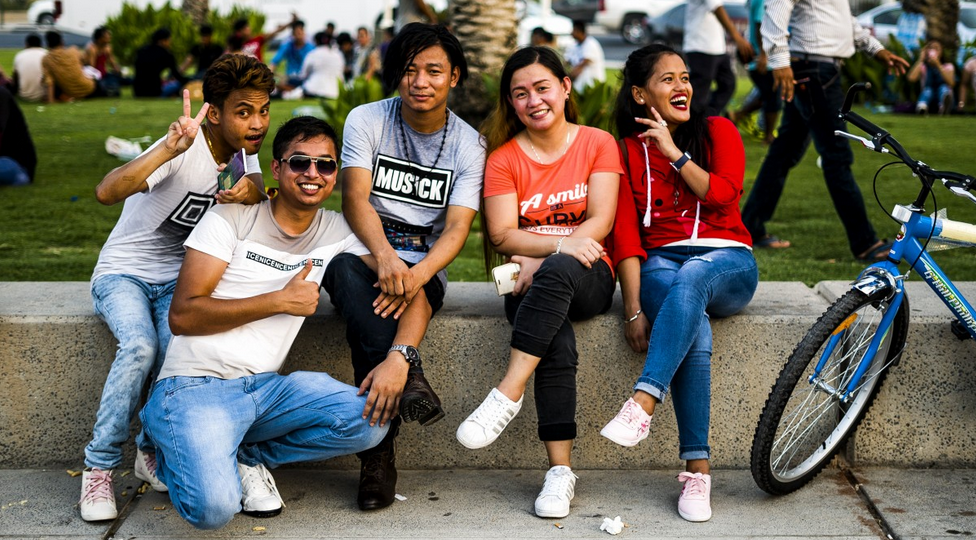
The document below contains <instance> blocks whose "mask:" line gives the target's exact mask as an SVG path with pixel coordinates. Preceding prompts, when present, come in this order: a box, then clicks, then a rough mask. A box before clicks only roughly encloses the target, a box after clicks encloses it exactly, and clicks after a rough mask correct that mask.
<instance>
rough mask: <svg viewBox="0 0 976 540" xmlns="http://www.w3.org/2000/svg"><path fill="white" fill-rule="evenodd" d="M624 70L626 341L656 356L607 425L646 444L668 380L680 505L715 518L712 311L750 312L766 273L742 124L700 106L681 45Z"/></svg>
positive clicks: (660, 49) (652, 52) (620, 228)
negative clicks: (744, 199) (742, 206)
mask: <svg viewBox="0 0 976 540" xmlns="http://www.w3.org/2000/svg"><path fill="white" fill-rule="evenodd" d="M623 76H624V81H623V86H622V87H621V90H620V93H619V95H618V96H617V105H616V124H617V132H618V134H619V135H620V136H622V137H623V139H622V140H621V150H622V152H623V158H624V170H625V171H626V174H625V175H624V177H623V178H621V182H620V195H619V197H618V199H617V218H616V223H615V224H614V232H613V250H612V256H613V262H614V264H615V265H616V268H617V273H618V275H619V276H620V282H621V289H622V292H623V297H624V310H625V313H624V317H625V321H626V324H625V333H626V338H627V342H628V343H629V344H630V347H631V348H632V349H634V350H635V351H647V358H646V360H645V362H644V369H643V372H642V373H641V375H640V377H639V378H638V379H637V384H636V385H634V395H633V397H631V398H630V399H628V400H627V403H625V404H624V406H623V409H621V411H620V413H618V414H617V416H616V417H615V418H614V419H613V420H611V421H610V423H609V424H607V425H606V427H604V428H603V430H602V431H601V432H600V433H601V434H602V435H603V436H604V437H607V438H608V439H610V440H612V441H614V442H616V443H618V444H621V445H624V446H633V445H636V444H637V443H639V442H640V441H641V440H643V439H644V438H645V437H647V434H648V428H649V426H650V423H651V415H652V414H653V413H654V408H655V406H656V405H657V404H658V403H660V402H661V401H663V400H664V397H665V395H666V394H667V392H668V390H669V389H670V391H671V399H672V402H673V404H674V411H675V416H676V418H677V424H678V439H679V449H678V451H679V456H680V458H681V459H682V460H685V461H686V462H687V467H686V472H682V473H681V474H680V475H678V479H679V480H681V481H682V482H684V487H683V489H682V492H681V496H680V498H679V499H678V513H679V514H681V517H683V518H684V519H687V520H689V521H705V520H707V519H709V518H710V517H711V513H712V512H711V505H710V497H709V493H710V490H711V476H710V474H709V473H710V469H709V461H708V460H709V456H710V448H709V446H708V423H709V397H710V387H711V379H710V370H711V353H712V332H711V327H710V326H709V316H718V317H724V316H728V315H731V314H733V313H736V312H737V311H739V310H741V309H742V308H743V307H745V306H746V304H748V303H749V300H751V299H752V295H753V293H754V292H755V290H756V285H757V283H758V279H759V275H758V271H757V269H756V261H755V259H754V258H753V256H752V242H751V237H750V236H749V231H747V230H746V228H745V226H744V225H743V224H742V218H741V217H740V215H739V199H740V197H741V196H742V176H743V173H744V170H745V153H744V151H743V148H742V139H741V138H740V137H739V132H738V131H737V130H736V128H735V126H734V125H733V124H732V122H730V121H728V120H726V119H724V118H720V117H709V118H706V117H704V116H703V115H701V114H700V113H699V114H693V113H692V112H691V107H690V105H691V99H692V89H691V84H690V83H689V80H688V68H687V65H686V64H685V61H684V60H683V59H682V57H681V56H679V55H678V53H677V52H675V51H674V50H673V49H671V48H669V47H667V46H663V45H649V46H647V47H644V48H642V49H639V50H637V51H634V52H633V53H632V54H631V55H630V56H629V57H628V59H627V63H626V64H625V65H624V69H623Z"/></svg>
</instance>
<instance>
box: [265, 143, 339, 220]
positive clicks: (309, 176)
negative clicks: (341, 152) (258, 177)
mask: <svg viewBox="0 0 976 540" xmlns="http://www.w3.org/2000/svg"><path fill="white" fill-rule="evenodd" d="M295 155H302V156H310V157H313V158H331V159H333V160H337V159H339V156H338V155H337V152H336V146H335V141H333V140H332V139H331V138H329V137H326V136H325V135H319V136H316V137H312V138H311V139H308V140H305V141H300V140H295V141H293V142H292V143H291V144H290V145H289V146H288V149H287V150H286V151H285V152H284V153H283V155H282V159H288V158H290V157H291V156H295ZM321 163H322V162H316V163H312V164H311V165H309V167H308V169H306V170H305V171H304V172H296V171H295V170H293V169H292V166H291V165H290V164H289V163H287V162H285V163H283V162H281V161H278V160H275V161H273V162H271V174H272V175H273V176H274V179H275V180H277V181H278V197H282V200H283V201H285V202H286V203H288V205H289V206H292V207H296V208H304V209H316V208H318V207H319V206H321V204H322V202H323V201H325V200H326V199H328V198H329V195H331V194H332V189H333V188H335V184H336V174H337V171H332V172H331V173H330V174H328V175H322V174H320V173H319V172H320V171H319V165H320V164H321Z"/></svg>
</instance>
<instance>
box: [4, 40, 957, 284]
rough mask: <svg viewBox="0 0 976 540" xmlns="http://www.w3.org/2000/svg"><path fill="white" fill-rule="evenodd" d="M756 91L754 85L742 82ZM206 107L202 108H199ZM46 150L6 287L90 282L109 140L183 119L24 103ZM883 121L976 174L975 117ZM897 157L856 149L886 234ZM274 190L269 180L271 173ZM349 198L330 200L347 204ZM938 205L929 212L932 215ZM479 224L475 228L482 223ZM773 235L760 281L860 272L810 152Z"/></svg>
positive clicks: (951, 263) (10, 194) (919, 153)
mask: <svg viewBox="0 0 976 540" xmlns="http://www.w3.org/2000/svg"><path fill="white" fill-rule="evenodd" d="M12 56H13V52H12V51H0V64H2V65H5V66H9V65H10V60H11V58H12ZM743 85H745V88H748V86H747V85H748V82H743ZM314 104H315V102H312V101H299V102H282V101H275V102H273V104H272V108H271V117H272V122H271V123H272V133H271V134H269V139H268V142H267V144H265V145H264V148H263V149H262V151H261V162H262V164H263V165H265V167H266V168H267V164H268V163H269V162H270V159H271V137H273V135H274V132H275V131H276V129H277V126H278V125H280V124H281V123H283V122H284V121H285V120H286V119H288V118H289V117H290V116H291V114H292V111H293V110H294V109H295V108H297V107H301V106H303V105H314ZM198 108H199V104H194V108H193V109H194V112H196V111H197V110H198ZM22 109H23V111H24V114H25V116H26V117H27V122H28V125H29V126H30V130H31V135H32V136H33V139H34V144H35V146H36V147H37V153H38V160H39V163H38V168H37V177H36V179H35V182H34V184H33V185H31V186H29V187H24V188H0V231H3V232H2V233H0V275H2V276H3V278H2V279H3V280H5V281H64V280H82V281H83V280H87V279H89V277H90V275H91V271H92V268H93V267H94V264H95V261H96V259H97V257H98V251H99V249H100V247H101V245H102V244H103V243H104V241H105V239H106V238H107V236H108V234H109V232H110V231H111V229H112V227H113V225H114V224H115V221H116V219H117V218H118V216H119V213H120V212H121V210H122V205H121V204H119V205H116V206H113V207H106V206H102V205H100V204H99V203H98V202H97V201H96V200H95V197H94V191H93V190H94V187H95V185H96V184H97V183H98V182H99V181H100V180H101V179H102V177H103V176H104V175H105V173H106V172H108V171H109V170H111V169H112V168H114V167H117V166H118V165H120V164H121V162H120V161H118V160H117V159H116V158H114V157H112V156H110V155H109V154H107V153H106V152H105V148H104V143H105V138H106V137H108V136H109V135H115V136H117V137H123V138H136V137H143V136H149V137H151V138H153V139H156V138H158V137H159V136H161V135H162V134H163V133H164V132H165V130H166V127H167V126H168V125H169V124H170V123H171V122H172V121H173V120H175V119H176V117H177V116H178V115H179V114H181V109H182V106H181V102H180V101H179V100H177V99H165V100H163V99H160V100H152V99H150V100H137V99H133V98H131V97H128V96H127V95H126V96H123V97H122V98H119V99H98V100H91V101H84V102H78V103H70V104H54V105H39V104H35V103H22ZM864 114H865V115H867V116H868V117H869V118H870V119H871V120H872V121H873V122H875V123H876V124H878V125H879V126H881V127H883V128H885V129H888V130H890V131H891V132H892V133H894V134H895V135H896V136H897V137H899V139H900V140H901V141H902V143H903V144H904V146H905V147H906V148H908V149H909V151H910V152H912V154H913V155H914V156H915V157H916V158H917V159H921V160H923V161H925V162H926V163H929V164H930V165H932V166H933V167H936V168H942V169H952V170H958V171H962V172H969V173H973V174H976V163H974V160H973V159H972V158H973V156H974V155H976V142H974V140H976V137H974V135H976V118H974V117H972V116H953V117H937V116H933V117H927V118H923V117H913V116H896V115H871V114H870V113H867V112H864ZM743 139H744V142H745V146H746V175H745V179H746V180H745V182H746V187H745V193H748V191H749V188H750V187H751V184H752V181H753V179H754V178H755V175H756V173H757V171H758V170H759V165H760V163H761V161H762V159H763V156H764V155H765V153H766V147H765V146H763V145H762V144H761V143H760V142H759V141H758V140H757V139H755V138H754V137H752V136H750V135H748V134H744V135H743ZM889 160H890V159H888V158H886V157H884V156H881V155H878V154H875V153H871V152H867V151H864V150H862V149H860V147H859V146H858V147H856V148H855V164H854V172H855V176H856V177H857V179H858V182H859V184H860V186H861V189H862V191H863V192H864V196H865V199H866V201H867V206H868V211H869V213H870V216H871V219H872V221H873V223H874V225H875V227H876V229H877V231H878V234H879V235H880V236H883V237H888V238H891V237H893V236H894V235H895V234H896V233H897V232H898V230H897V227H896V225H895V224H894V223H893V222H892V221H891V220H890V219H888V218H887V217H886V216H887V212H888V211H890V209H891V206H892V205H893V204H895V203H910V202H911V201H912V200H913V199H914V196H915V194H916V193H917V190H918V184H917V181H916V180H914V179H913V178H912V177H911V175H910V174H907V173H906V172H905V171H906V170H905V169H904V168H893V169H888V170H887V171H886V172H885V173H883V176H882V177H881V179H880V181H879V183H878V192H879V195H880V198H881V201H882V203H883V205H884V209H882V208H880V207H878V205H877V203H875V201H874V195H873V194H872V191H873V190H872V177H873V175H874V171H875V170H876V169H877V168H878V166H879V165H881V164H883V163H885V162H887V161H889ZM266 174H267V178H266V182H267V183H268V184H269V185H270V184H273V181H272V180H271V179H270V172H269V171H266ZM936 193H937V196H938V203H939V206H940V207H943V206H948V207H949V216H950V217H952V218H954V219H958V220H970V221H976V209H974V208H973V206H971V205H970V204H969V203H967V202H965V201H963V200H960V199H957V198H954V197H951V196H950V195H949V193H948V191H946V190H944V189H938V190H937V192H936ZM338 202H339V197H338V195H335V196H333V198H332V199H330V201H329V202H328V206H329V207H330V208H338ZM931 209H932V205H931V203H930V204H929V210H930V211H931ZM476 226H477V225H476ZM769 230H770V232H771V233H773V234H776V235H778V236H780V237H781V238H785V239H789V240H790V241H792V242H793V246H794V247H792V248H790V249H787V250H779V251H764V250H757V253H756V256H757V259H758V261H759V268H760V275H761V279H763V280H767V281H781V280H787V281H803V282H806V283H808V284H812V283H816V282H817V281H821V280H825V279H842V280H849V279H852V278H853V277H854V276H856V274H857V272H858V271H859V270H860V268H861V266H862V265H860V264H858V263H856V262H855V261H854V260H853V257H852V256H851V254H850V252H849V250H848V247H847V239H846V236H845V235H844V232H843V228H842V226H841V224H840V221H839V219H838V218H837V215H836V213H835V211H834V209H833V205H832V204H831V202H830V199H829V196H828V194H827V190H826V187H825V185H824V182H823V178H822V176H821V173H820V170H819V169H818V168H817V166H816V153H815V152H814V151H813V150H812V149H811V150H810V151H809V152H808V155H807V156H806V158H805V159H804V160H803V162H802V163H800V164H799V165H798V166H797V167H796V168H795V169H794V171H793V173H792V174H791V175H790V178H789V181H788V183H787V186H786V189H785V191H784V193H783V198H782V200H781V202H780V205H779V208H778V210H777V213H776V215H775V216H774V219H773V221H772V222H770V223H769ZM938 259H939V261H940V263H943V265H944V268H945V269H946V270H947V272H949V273H950V274H951V275H952V276H953V277H954V278H955V279H956V280H976V265H974V264H973V261H972V254H971V253H969V252H967V251H966V250H955V251H949V252H944V253H939V254H938ZM449 272H450V273H451V277H452V279H453V280H465V281H482V280H484V279H485V276H484V270H483V265H482V262H481V240H480V233H478V232H475V233H473V234H472V235H471V237H470V238H469V240H468V243H467V245H466V246H465V249H464V252H463V253H462V254H461V256H460V257H459V258H458V260H456V261H455V262H454V263H453V264H452V265H451V267H450V268H449Z"/></svg>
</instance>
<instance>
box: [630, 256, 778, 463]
mask: <svg viewBox="0 0 976 540" xmlns="http://www.w3.org/2000/svg"><path fill="white" fill-rule="evenodd" d="M758 283H759V271H758V269H757V268H756V260H755V259H754V258H753V256H752V252H750V251H749V250H748V249H746V248H700V247H672V248H658V249H652V250H650V251H648V252H647V260H646V261H644V264H643V265H642V266H641V287H640V300H641V310H642V311H643V312H644V314H645V315H646V316H647V318H648V320H649V321H650V322H651V325H652V326H651V340H650V343H649V344H648V347H647V358H646V359H645V360H644V371H643V372H642V373H641V376H640V378H639V379H637V384H636V385H634V390H641V391H643V392H647V393H648V394H650V395H652V396H654V398H655V399H657V400H658V401H659V402H660V401H664V397H665V396H666V395H667V392H668V388H669V387H670V389H671V400H672V403H673V405H674V415H675V418H676V419H677V423H678V452H679V458H680V459H683V460H690V459H709V457H710V453H711V449H710V448H709V446H708V423H709V414H710V410H711V404H710V399H711V386H712V383H711V359H712V327H711V326H710V325H709V316H715V317H727V316H729V315H732V314H734V313H736V312H738V311H739V310H741V309H742V308H744V307H745V306H746V305H747V304H748V303H749V301H750V300H751V299H752V295H753V293H755V292H756V286H757V285H758Z"/></svg>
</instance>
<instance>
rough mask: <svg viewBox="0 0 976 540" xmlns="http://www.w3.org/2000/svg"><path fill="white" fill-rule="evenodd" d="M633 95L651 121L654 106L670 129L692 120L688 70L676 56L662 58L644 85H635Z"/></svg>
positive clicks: (665, 55)
mask: <svg viewBox="0 0 976 540" xmlns="http://www.w3.org/2000/svg"><path fill="white" fill-rule="evenodd" d="M631 94H632V96H633V98H634V101H636V102H637V104H638V105H641V106H642V107H644V109H645V110H646V111H647V117H648V118H651V119H653V118H654V114H653V113H651V108H652V107H653V108H654V110H656V111H657V113H658V114H659V115H661V119H663V120H664V121H666V122H667V123H668V125H669V126H673V127H677V126H678V125H679V124H683V123H685V122H687V121H688V120H689V119H690V118H691V82H690V81H689V79H688V67H687V66H686V65H685V63H684V60H682V59H681V57H680V56H678V55H676V54H664V55H661V57H660V59H659V60H658V62H657V65H655V66H654V70H653V71H652V72H651V75H650V77H648V79H647V82H646V83H644V86H632V87H631Z"/></svg>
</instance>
